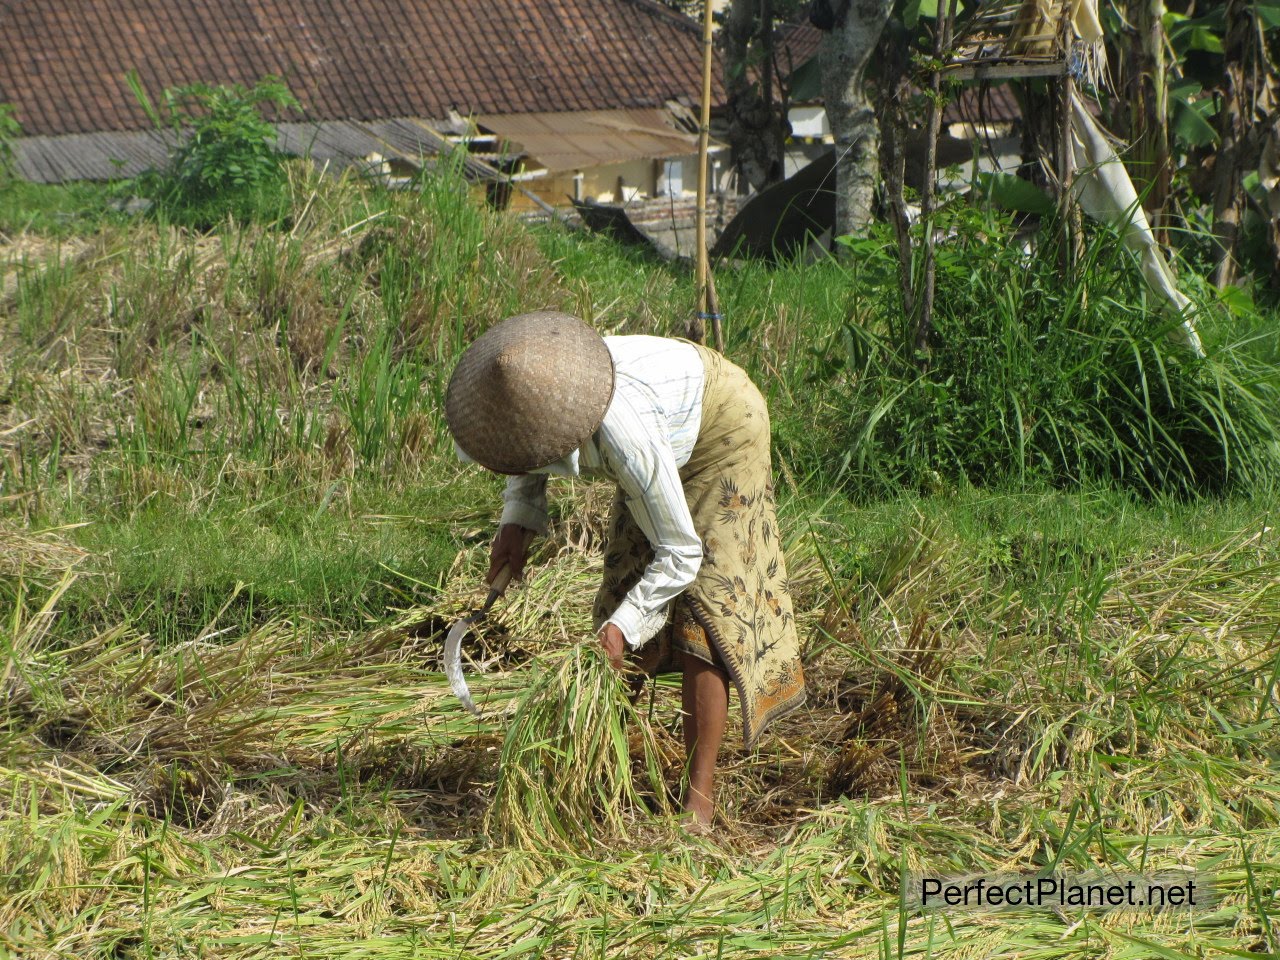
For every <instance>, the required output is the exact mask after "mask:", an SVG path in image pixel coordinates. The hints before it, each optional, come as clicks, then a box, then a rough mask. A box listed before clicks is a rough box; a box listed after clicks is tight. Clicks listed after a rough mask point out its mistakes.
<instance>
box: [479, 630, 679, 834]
mask: <svg viewBox="0 0 1280 960" xmlns="http://www.w3.org/2000/svg"><path fill="white" fill-rule="evenodd" d="M535 669H536V670H538V673H537V676H536V679H535V680H534V682H533V685H532V686H531V687H530V688H529V690H528V692H527V693H525V694H524V696H523V697H522V698H521V701H520V705H519V706H518V707H517V709H516V712H515V715H514V716H513V717H512V720H511V726H510V727H509V728H508V729H507V734H506V738H505V739H504V740H503V744H502V754H501V760H500V766H499V769H498V784H497V790H496V791H495V793H494V799H493V805H492V806H491V807H490V808H489V813H488V816H487V820H486V824H485V827H486V830H487V832H488V833H489V835H490V836H492V837H494V838H495V839H496V840H498V841H499V842H502V843H505V844H509V845H511V846H518V847H524V848H529V849H546V848H547V847H567V848H574V847H582V846H587V845H590V843H591V842H592V841H593V840H598V839H602V838H604V837H618V836H624V835H625V834H626V832H627V823H628V821H629V820H633V819H634V818H635V816H636V814H638V813H640V812H642V811H643V810H645V809H647V808H648V807H651V806H652V807H657V808H658V809H659V810H661V811H665V808H666V802H667V801H666V791H665V788H664V786H663V780H662V774H661V770H660V766H659V762H658V751H657V745H656V743H655V741H654V738H653V732H652V731H651V730H650V729H649V726H648V724H647V723H646V722H645V721H644V720H643V718H641V717H640V716H639V715H638V714H637V713H636V711H635V709H634V708H633V707H632V705H631V701H630V699H629V698H628V697H627V694H626V688H625V684H624V683H623V682H622V679H621V678H620V677H619V676H618V674H617V672H616V671H615V670H614V669H613V667H611V666H610V665H609V663H608V661H607V660H606V659H605V658H604V656H603V654H602V653H601V651H600V650H599V649H598V648H597V647H596V646H595V645H594V644H574V645H573V646H572V647H571V648H570V649H569V650H568V651H566V652H565V653H564V654H563V655H560V656H556V657H555V658H553V659H548V660H544V661H543V663H542V664H541V666H540V667H535ZM628 728H631V729H634V730H636V731H639V734H640V735H639V737H637V738H636V739H637V740H638V742H639V744H640V750H641V751H642V753H643V756H642V757H641V758H640V761H641V762H640V763H639V764H637V766H638V768H639V770H640V774H639V777H638V778H633V772H632V766H631V756H630V751H629V749H628V744H627V740H628V737H627V733H628ZM642 794H643V795H642Z"/></svg>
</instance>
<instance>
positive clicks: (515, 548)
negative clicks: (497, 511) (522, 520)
mask: <svg viewBox="0 0 1280 960" xmlns="http://www.w3.org/2000/svg"><path fill="white" fill-rule="evenodd" d="M525 533H526V530H525V528H524V527H522V526H520V525H519V524H515V523H504V524H503V525H502V526H501V527H499V528H498V535H497V536H496V537H494V539H493V547H492V548H491V549H490V550H489V572H488V573H487V574H485V577H484V582H485V583H488V584H492V583H493V581H494V580H495V579H496V578H497V576H498V574H500V573H501V572H502V568H503V567H507V566H509V567H510V568H511V579H512V580H522V579H523V578H524V560H525V550H526V538H525Z"/></svg>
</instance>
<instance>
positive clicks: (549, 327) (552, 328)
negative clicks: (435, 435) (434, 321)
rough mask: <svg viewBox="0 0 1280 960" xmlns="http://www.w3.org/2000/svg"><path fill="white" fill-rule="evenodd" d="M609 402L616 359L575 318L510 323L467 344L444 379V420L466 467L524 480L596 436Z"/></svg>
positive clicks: (532, 316) (541, 315) (550, 315)
mask: <svg viewBox="0 0 1280 960" xmlns="http://www.w3.org/2000/svg"><path fill="white" fill-rule="evenodd" d="M612 396H613V359H612V358H611V357H610V356H609V349H608V348H607V347H606V346H605V343H604V340H603V339H602V338H601V336H600V334H598V333H596V332H595V331H594V330H593V329H591V327H589V326H587V325H586V324H585V323H583V322H582V321H581V320H579V319H578V318H577V317H572V316H570V315H569V314H567V313H557V312H555V311H551V310H543V311H540V312H538V313H524V314H521V315H520V316H517V317H510V318H508V319H506V320H503V321H502V322H501V323H499V324H497V325H496V326H494V327H491V328H490V329H489V330H488V331H487V332H485V334H484V335H483V336H481V337H480V339H478V340H476V342H475V343H473V344H471V346H469V347H468V348H467V350H466V352H465V353H463V355H462V359H461V360H459V361H458V366H457V368H456V369H455V370H454V371H453V376H452V377H450V378H449V391H448V393H447V394H446V396H445V419H446V420H447V421H448V423H449V429H450V430H451V431H452V432H453V437H454V439H455V440H457V442H458V446H459V447H461V448H462V449H463V450H464V451H465V452H466V454H467V456H469V457H471V459H473V460H475V461H476V462H477V463H479V464H481V465H482V466H485V467H488V468H489V469H490V470H494V471H497V472H498V473H528V472H529V471H530V470H537V469H539V468H541V467H545V466H547V465H548V464H550V463H554V462H555V461H557V460H559V459H560V458H561V457H564V456H567V455H568V454H570V453H572V452H573V451H574V450H576V449H578V447H580V446H582V444H583V442H584V441H585V440H586V439H587V438H588V437H590V436H591V434H592V433H594V432H595V430H596V428H597V427H598V426H600V421H601V420H602V419H603V418H604V412H605V409H606V408H607V407H608V406H609V400H610V399H611V398H612Z"/></svg>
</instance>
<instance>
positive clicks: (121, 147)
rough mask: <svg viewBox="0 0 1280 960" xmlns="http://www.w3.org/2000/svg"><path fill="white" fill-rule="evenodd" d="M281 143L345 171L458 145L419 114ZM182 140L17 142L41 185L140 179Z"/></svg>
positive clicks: (157, 135)
mask: <svg viewBox="0 0 1280 960" xmlns="http://www.w3.org/2000/svg"><path fill="white" fill-rule="evenodd" d="M276 129H277V133H278V140H277V146H278V147H279V148H280V149H281V150H283V151H284V152H286V153H291V154H295V155H297V156H307V157H310V158H311V159H312V160H313V161H314V162H316V163H321V164H322V163H328V164H329V165H330V167H336V168H343V167H349V166H356V165H360V164H362V163H364V162H366V161H367V159H368V158H369V157H370V156H371V155H373V154H380V155H381V156H383V157H387V158H395V159H400V160H404V161H406V162H408V163H411V164H414V165H420V164H421V163H422V162H423V161H424V160H425V159H427V158H436V157H439V156H440V155H441V154H443V153H446V152H448V151H450V150H452V149H454V148H453V146H452V144H450V143H449V141H448V140H447V139H446V138H444V137H443V136H441V135H440V134H439V133H438V132H437V131H436V130H435V129H434V128H433V127H432V126H431V125H430V124H428V123H426V122H425V121H423V120H418V119H415V118H412V117H401V118H398V119H394V120H376V121H372V122H370V123H359V122H357V121H353V120H331V121H322V122H318V123H317V122H313V123H281V124H279V125H278V126H277V128H276ZM175 145H176V139H175V138H174V135H173V134H171V133H169V132H168V131H160V130H134V131H123V132H111V133H71V134H64V135H62V136H53V137H23V138H22V139H21V140H19V141H17V143H16V144H15V145H14V152H15V154H16V160H17V169H18V174H19V175H20V176H22V177H23V178H24V179H26V180H31V181H33V182H35V183H60V182H62V181H66V180H114V179H118V178H122V177H135V176H137V175H138V174H140V173H142V172H143V171H145V170H148V169H151V168H153V167H158V166H161V165H163V164H164V162H165V160H166V159H167V158H168V156H169V153H170V151H171V150H172V149H173V147H174V146H175ZM461 157H462V161H461V162H462V168H463V173H464V174H465V175H466V176H467V177H468V178H469V179H472V180H500V179H502V178H503V174H502V173H501V172H500V171H498V170H496V169H495V168H494V167H492V166H490V165H488V164H486V163H484V162H482V161H480V160H477V159H476V158H474V157H471V156H468V155H466V154H462V155H461Z"/></svg>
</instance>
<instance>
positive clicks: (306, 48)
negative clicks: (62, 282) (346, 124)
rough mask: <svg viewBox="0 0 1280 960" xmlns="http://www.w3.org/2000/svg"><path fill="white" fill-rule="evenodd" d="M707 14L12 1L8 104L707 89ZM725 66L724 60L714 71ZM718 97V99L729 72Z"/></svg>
mask: <svg viewBox="0 0 1280 960" xmlns="http://www.w3.org/2000/svg"><path fill="white" fill-rule="evenodd" d="M700 58H701V35H700V33H699V30H698V27H697V25H696V24H695V23H694V22H693V21H691V20H689V19H687V18H685V17H682V16H680V15H679V14H676V13H674V12H672V11H671V10H669V9H668V8H666V7H664V6H662V5H661V4H659V3H657V2H656V0H483V2H478V0H14V2H9V3H5V4H3V6H0V103H4V102H9V103H13V104H14V105H15V106H16V108H17V117H18V120H19V121H20V122H21V123H22V125H23V130H24V132H25V133H27V134H29V135H57V134H66V133H91V132H99V131H106V130H136V129H142V128H146V127H148V126H150V123H149V121H148V120H147V118H146V115H145V114H144V112H143V110H142V108H141V107H140V106H139V105H138V103H137V101H136V99H135V97H134V95H133V93H132V92H131V91H130V89H129V86H128V84H127V83H126V81H125V75H126V73H127V72H128V71H130V70H137V72H138V75H139V77H140V79H141V80H142V83H143V86H144V87H145V88H146V90H147V92H148V94H149V95H150V96H151V97H152V99H153V100H155V101H159V99H160V93H161V91H162V90H164V89H165V88H166V87H173V86H180V85H183V84H189V83H195V82H199V81H203V82H208V83H242V84H246V85H251V84H253V83H254V82H255V81H256V80H258V79H259V78H261V77H262V76H264V75H267V74H277V75H280V76H283V77H284V78H285V81H286V82H287V83H288V85H289V87H290V89H291V90H292V91H293V93H294V95H295V96H297V97H298V99H299V100H301V101H302V104H303V107H304V110H305V115H306V116H307V117H308V118H309V119H313V120H346V119H358V120H377V119H388V118H394V117H423V118H427V119H443V118H444V117H446V116H448V114H449V111H450V110H451V109H452V110H456V111H457V112H458V113H461V114H464V115H466V114H470V113H523V112H530V111H569V110H608V109H617V108H630V107H654V106H661V105H662V104H663V102H664V101H666V100H668V99H677V98H682V99H685V100H686V101H690V102H697V100H698V97H699V96H700V91H701V80H700V75H701V62H700ZM716 73H717V75H718V74H719V70H717V71H716ZM716 98H717V102H718V101H719V99H721V93H720V86H719V83H718V81H717V84H716Z"/></svg>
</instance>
